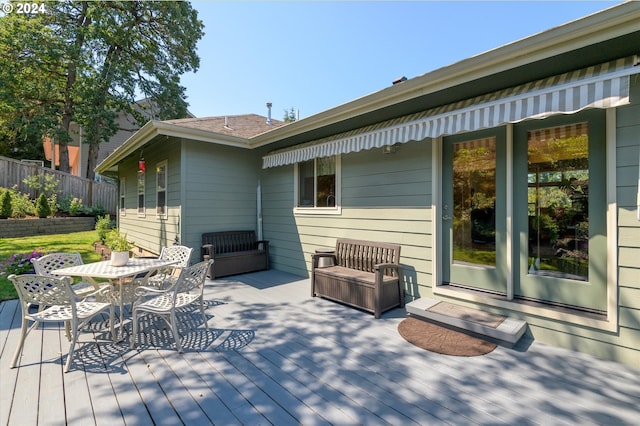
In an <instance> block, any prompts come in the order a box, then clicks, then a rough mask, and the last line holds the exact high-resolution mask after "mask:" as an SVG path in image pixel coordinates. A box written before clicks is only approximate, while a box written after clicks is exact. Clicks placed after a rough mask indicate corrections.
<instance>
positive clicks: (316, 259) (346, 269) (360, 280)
mask: <svg viewBox="0 0 640 426" xmlns="http://www.w3.org/2000/svg"><path fill="white" fill-rule="evenodd" d="M326 258H329V259H330V260H332V262H331V263H332V265H330V266H324V267H322V266H321V265H320V260H321V259H326ZM311 259H312V260H311V264H312V266H311V269H312V270H311V297H315V296H321V297H324V298H327V299H331V300H335V301H338V302H342V303H345V304H347V305H350V306H354V307H357V308H360V309H363V310H365V311H369V312H372V313H373V314H374V315H375V317H376V318H380V315H381V314H382V313H383V312H385V311H387V310H389V309H392V308H395V307H397V306H400V307H403V306H404V291H403V289H402V284H401V283H400V279H399V277H400V266H399V260H400V246H398V245H394V244H386V243H379V242H374V241H359V240H349V239H338V240H337V241H336V249H335V251H334V252H317V253H315V254H313V255H312V258H311Z"/></svg>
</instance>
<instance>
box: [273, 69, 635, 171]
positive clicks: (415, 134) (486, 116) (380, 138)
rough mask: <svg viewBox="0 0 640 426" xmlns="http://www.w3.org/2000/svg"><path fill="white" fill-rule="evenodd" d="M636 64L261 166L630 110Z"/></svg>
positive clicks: (299, 150)
mask: <svg viewBox="0 0 640 426" xmlns="http://www.w3.org/2000/svg"><path fill="white" fill-rule="evenodd" d="M634 62H635V61H634V57H628V58H622V59H618V60H615V61H611V62H606V63H604V64H600V65H595V66H591V67H588V68H584V69H581V70H577V71H572V72H568V73H565V74H560V75H557V76H553V77H549V78H545V79H542V80H538V81H534V82H531V83H527V84H523V85H520V86H516V87H512V88H510V89H505V90H501V91H498V92H493V93H490V94H487V95H483V96H478V97H475V98H471V99H467V100H464V101H460V102H457V103H454V104H449V105H444V106H441V107H438V108H434V109H430V110H427V111H423V112H419V113H416V114H411V115H407V116H404V117H400V118H396V119H393V120H388V121H384V122H381V123H376V124H373V125H371V126H367V127H362V128H359V129H356V130H352V131H349V132H345V133H340V134H337V135H333V136H329V137H327V138H323V139H319V140H316V141H313V142H309V143H305V144H301V145H296V146H293V147H289V148H285V149H281V150H278V151H273V152H271V153H269V154H267V155H265V156H264V157H263V158H262V167H263V168H265V169H266V168H269V167H277V166H283V165H286V164H293V163H298V162H301V161H307V160H310V159H312V158H319V157H328V156H331V155H338V154H347V153H350V152H358V151H361V150H365V149H372V148H379V147H382V146H385V145H393V144H396V143H406V142H409V141H420V140H423V139H426V138H436V137H438V136H444V135H454V134H457V133H464V132H471V131H474V130H480V129H486V128H492V127H498V126H501V125H504V124H507V123H517V122H520V121H523V120H527V119H542V118H545V117H548V116H550V115H554V114H572V113H576V112H578V111H581V110H583V109H587V108H613V107H618V106H622V105H626V104H628V103H629V86H630V84H629V83H630V76H631V75H633V74H638V73H640V67H639V66H635V63H634Z"/></svg>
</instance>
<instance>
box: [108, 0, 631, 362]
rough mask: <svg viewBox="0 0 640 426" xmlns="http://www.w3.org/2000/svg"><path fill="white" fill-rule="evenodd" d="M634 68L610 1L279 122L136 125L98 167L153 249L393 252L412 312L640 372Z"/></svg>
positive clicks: (277, 259) (280, 260)
mask: <svg viewBox="0 0 640 426" xmlns="http://www.w3.org/2000/svg"><path fill="white" fill-rule="evenodd" d="M639 55H640V3H638V2H628V3H623V4H620V5H618V6H614V7H612V8H609V9H607V10H604V11H602V12H600V13H596V14H593V15H591V16H588V17H585V18H582V19H579V20H576V21H573V22H570V23H568V24H565V25H562V26H559V27H556V28H553V29H551V30H549V31H546V32H543V33H540V34H537V35H534V36H532V37H529V38H525V39H522V40H519V41H517V42H514V43H511V44H508V45H505V46H502V47H499V48H496V49H494V50H491V51H489V52H486V53H484V54H480V55H477V56H474V57H472V58H469V59H466V60H463V61H460V62H458V63H455V64H453V65H450V66H447V67H444V68H441V69H438V70H435V71H432V72H428V73H426V74H424V75H422V76H419V77H416V78H412V79H408V80H404V79H399V80H398V81H397V82H395V84H390V85H389V87H386V88H384V89H382V90H380V91H379V92H376V93H374V94H371V95H368V96H365V97H362V98H359V99H357V100H355V101H353V102H349V103H347V104H344V105H339V106H337V107H335V108H333V109H330V110H327V111H324V112H322V113H320V114H317V115H314V116H311V117H309V118H305V119H302V120H298V121H296V122H293V123H290V124H286V125H285V124H284V123H281V122H276V121H273V120H269V119H267V118H265V117H260V116H254V115H249V116H236V117H227V118H225V117H216V118H209V119H185V120H175V121H172V122H150V123H148V124H147V125H146V126H144V127H143V128H142V129H141V130H140V131H139V132H138V133H136V134H135V135H134V136H133V137H132V138H131V139H129V140H128V141H127V142H125V143H124V144H123V145H122V146H121V147H120V148H119V149H118V150H116V151H115V152H114V153H113V154H112V155H111V156H110V157H108V158H107V159H106V160H105V161H104V162H103V163H102V164H100V166H99V167H98V169H97V171H98V172H100V173H107V172H109V171H111V172H117V174H118V177H119V179H120V182H121V199H120V213H119V217H118V220H119V224H120V227H121V228H122V229H123V230H125V231H127V232H128V234H129V236H130V238H131V239H132V240H134V241H135V242H136V244H137V245H138V246H139V247H141V248H143V249H145V250H147V251H151V252H156V253H157V252H159V251H160V248H161V247H162V246H164V245H168V244H172V243H173V242H174V241H179V242H181V243H183V244H186V245H189V246H192V247H195V248H196V250H195V252H196V253H195V254H194V256H199V254H198V248H199V247H200V238H201V234H202V233H203V232H210V231H217V230H232V229H254V230H256V232H258V233H259V234H261V235H262V236H263V237H264V238H265V239H268V240H269V241H270V254H271V265H272V268H275V269H279V270H283V271H288V272H291V273H294V274H297V275H301V276H308V274H309V270H310V258H311V254H312V253H314V252H315V251H316V250H318V249H329V248H332V247H333V246H334V244H335V240H336V238H338V237H348V238H357V239H364V240H376V241H385V242H390V243H395V244H400V245H401V246H402V258H401V265H402V270H403V282H404V288H405V295H406V299H407V302H410V301H412V300H418V299H420V298H431V299H438V300H446V301H449V302H451V303H456V304H459V305H464V306H468V307H474V308H477V309H482V310H486V311H489V312H493V313H499V314H503V315H508V316H510V317H513V318H517V319H520V320H524V321H526V322H527V324H528V330H527V333H528V335H529V337H532V338H534V339H537V340H539V341H544V342H547V343H549V344H552V345H557V346H561V347H567V348H571V349H574V350H578V351H583V352H587V353H590V354H592V355H595V356H598V357H601V358H605V359H611V360H615V361H618V362H622V363H627V364H631V365H634V366H636V367H638V366H640V279H638V276H639V273H640V220H639V219H640V216H639V215H640V188H639V187H638V183H639V162H640V56H639ZM268 122H269V123H268ZM141 159H144V167H141V166H140V161H141ZM141 168H144V172H143V171H141ZM193 260H197V259H193Z"/></svg>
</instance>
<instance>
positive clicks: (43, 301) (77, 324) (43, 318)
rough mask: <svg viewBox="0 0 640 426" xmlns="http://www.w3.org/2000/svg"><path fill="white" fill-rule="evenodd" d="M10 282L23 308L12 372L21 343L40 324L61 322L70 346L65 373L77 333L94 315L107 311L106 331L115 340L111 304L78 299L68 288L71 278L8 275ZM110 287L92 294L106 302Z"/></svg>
mask: <svg viewBox="0 0 640 426" xmlns="http://www.w3.org/2000/svg"><path fill="white" fill-rule="evenodd" d="M9 280H11V281H12V282H13V285H14V286H15V288H16V291H17V292H18V296H19V298H20V306H21V308H22V327H21V329H20V341H19V342H18V347H17V348H16V352H15V354H14V355H13V359H12V361H11V365H10V367H11V368H14V367H15V366H16V364H17V363H18V359H19V358H20V354H21V353H22V349H23V347H24V341H25V339H26V338H27V334H29V332H30V331H31V330H33V329H34V328H35V326H36V325H37V324H38V323H40V322H64V323H65V331H66V334H67V339H68V340H69V341H70V342H71V345H70V346H69V355H67V362H66V364H65V367H64V372H65V373H66V372H67V371H69V367H70V366H71V360H72V359H73V351H74V350H75V346H76V343H77V341H78V334H80V329H81V328H82V327H84V326H85V324H87V323H88V322H89V320H91V318H93V317H94V316H96V315H97V314H99V313H101V312H103V311H104V310H106V309H107V308H108V309H109V327H110V329H111V336H112V337H113V339H114V340H115V338H116V336H115V331H114V329H113V318H114V309H113V304H112V303H107V302H93V301H87V300H86V299H81V298H80V297H79V296H78V295H77V294H76V293H75V292H74V291H73V288H71V278H69V277H63V278H58V277H47V276H44V275H34V274H25V275H9ZM110 291H111V289H110V288H109V287H102V288H100V289H98V290H96V291H94V293H93V294H98V293H100V294H102V296H103V298H104V299H105V300H106V299H109V298H110V296H109V294H107V293H109V292H110ZM36 304H37V305H39V306H40V307H44V308H43V309H42V310H39V311H38V312H36V313H30V312H29V307H30V306H31V305H36ZM29 321H33V322H34V323H33V325H32V326H31V327H29Z"/></svg>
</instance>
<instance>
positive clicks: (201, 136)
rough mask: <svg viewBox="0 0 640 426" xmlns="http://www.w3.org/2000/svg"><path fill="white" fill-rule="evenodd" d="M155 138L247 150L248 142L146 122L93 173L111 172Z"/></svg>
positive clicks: (160, 123)
mask: <svg viewBox="0 0 640 426" xmlns="http://www.w3.org/2000/svg"><path fill="white" fill-rule="evenodd" d="M156 136H169V137H176V138H184V139H190V140H196V141H201V142H208V143H216V144H219V145H227V146H234V147H240V148H249V141H248V140H247V139H245V138H240V137H237V136H230V135H224V134H221V133H215V132H211V131H207V130H201V129H194V128H191V127H186V126H180V125H177V124H171V123H166V122H164V121H156V120H152V121H149V122H147V123H146V124H145V125H144V126H142V127H141V128H140V130H138V131H137V132H136V133H134V134H133V135H132V136H131V137H130V138H129V139H127V140H126V141H124V143H123V144H122V145H120V146H119V147H117V148H116V149H115V150H114V151H113V153H112V154H111V155H109V156H108V157H107V158H105V159H104V161H102V163H100V164H99V165H98V166H97V167H96V169H95V171H96V172H97V173H101V174H105V173H106V172H107V171H109V170H113V167H115V166H117V164H118V163H119V162H120V161H122V160H123V159H125V158H126V157H128V156H129V155H131V154H132V153H133V152H134V151H135V150H137V149H140V148H141V147H143V146H144V145H146V144H147V143H149V142H150V141H151V140H153V139H154V138H155V137H156Z"/></svg>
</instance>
